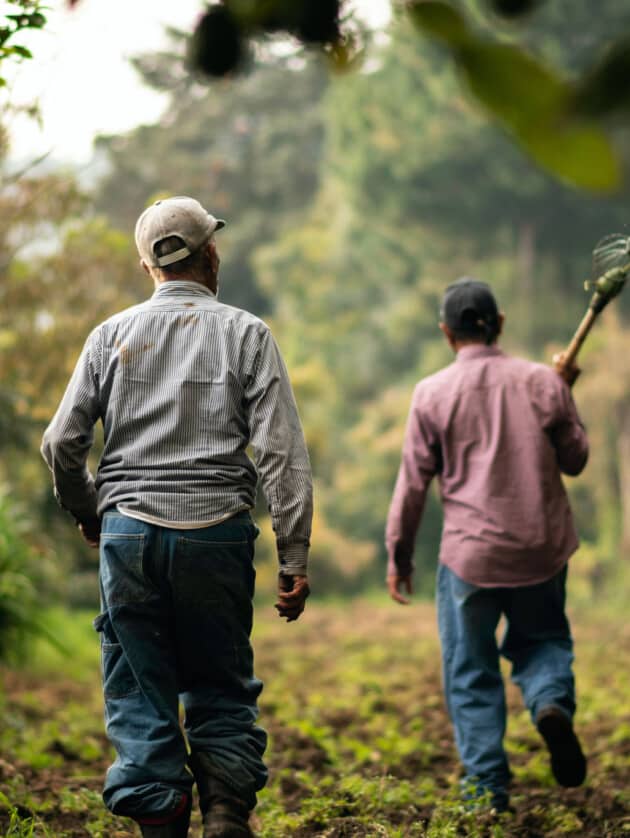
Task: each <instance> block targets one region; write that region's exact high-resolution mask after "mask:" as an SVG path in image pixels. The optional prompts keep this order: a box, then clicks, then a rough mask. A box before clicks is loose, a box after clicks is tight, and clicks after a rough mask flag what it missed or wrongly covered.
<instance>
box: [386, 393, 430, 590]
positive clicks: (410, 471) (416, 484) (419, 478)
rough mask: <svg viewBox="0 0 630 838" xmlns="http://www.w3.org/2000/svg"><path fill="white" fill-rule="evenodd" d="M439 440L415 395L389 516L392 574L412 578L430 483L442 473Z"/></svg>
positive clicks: (389, 562)
mask: <svg viewBox="0 0 630 838" xmlns="http://www.w3.org/2000/svg"><path fill="white" fill-rule="evenodd" d="M440 456H441V455H440V446H439V440H438V439H437V437H436V436H435V435H434V433H433V432H432V429H431V425H430V422H429V421H428V417H427V416H426V415H425V414H424V413H423V410H422V408H421V406H420V401H419V399H418V390H416V393H415V394H414V398H413V400H412V404H411V409H410V411H409V416H408V419H407V427H406V430H405V438H404V442H403V450H402V459H401V463H400V468H399V470H398V477H397V479H396V485H395V488H394V494H393V496H392V501H391V504H390V508H389V513H388V516H387V526H386V530H385V545H386V547H387V557H388V565H387V573H388V575H394V574H395V575H399V576H408V575H409V574H410V573H411V572H412V570H413V552H414V545H415V540H416V533H417V531H418V527H419V525H420V520H421V518H422V512H423V510H424V504H425V501H426V495H427V491H428V488H429V484H430V483H431V480H432V479H433V477H434V476H435V475H436V474H437V473H438V471H439V470H440Z"/></svg>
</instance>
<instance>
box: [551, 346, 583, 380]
mask: <svg viewBox="0 0 630 838" xmlns="http://www.w3.org/2000/svg"><path fill="white" fill-rule="evenodd" d="M552 361H553V365H554V368H555V370H556V372H557V373H558V375H559V376H560V378H562V379H564V381H566V382H567V384H568V385H569V387H573V385H574V384H575V381H576V379H577V377H578V375H579V374H580V373H581V372H582V370H581V369H580V368H579V367H578V366H576V364H574V363H572V364H569V365H567V364H566V363H565V360H564V352H559V353H558V354H557V355H554V356H553V358H552Z"/></svg>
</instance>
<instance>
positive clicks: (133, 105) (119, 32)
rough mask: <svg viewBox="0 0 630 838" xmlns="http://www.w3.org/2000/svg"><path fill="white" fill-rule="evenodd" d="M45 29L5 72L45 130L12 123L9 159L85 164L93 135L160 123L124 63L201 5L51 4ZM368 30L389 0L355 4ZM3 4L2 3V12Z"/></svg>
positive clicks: (17, 99)
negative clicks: (27, 55) (34, 106)
mask: <svg viewBox="0 0 630 838" xmlns="http://www.w3.org/2000/svg"><path fill="white" fill-rule="evenodd" d="M47 5H48V7H49V12H47V16H48V26H47V27H46V29H45V30H44V31H42V32H33V33H29V37H28V38H26V37H22V38H21V40H19V41H18V42H17V43H25V44H27V45H28V46H29V47H30V48H31V49H32V51H33V54H34V58H33V60H30V61H25V62H24V63H22V64H21V65H20V66H19V67H17V68H16V67H6V65H5V67H3V71H4V72H5V73H7V75H8V74H9V72H10V96H11V100H12V101H13V102H14V103H21V102H24V103H28V102H29V101H33V100H38V101H39V103H40V107H41V111H42V116H43V125H42V126H41V127H39V126H37V125H36V124H34V123H33V122H32V121H30V120H27V119H25V118H20V119H12V125H11V129H12V130H11V150H10V156H11V158H12V159H14V160H24V159H30V158H33V157H35V156H37V155H39V154H43V153H45V152H50V153H51V156H52V157H54V159H55V160H59V161H63V162H68V163H74V164H77V165H81V164H84V163H85V162H87V160H89V158H90V156H91V146H92V139H93V137H94V136H95V135H96V134H100V133H105V134H113V133H120V132H122V131H125V130H127V129H129V128H132V127H133V126H134V125H137V124H140V123H142V122H151V121H154V120H156V119H157V118H158V117H159V114H160V112H161V110H162V108H163V107H164V104H165V100H164V98H163V97H162V96H161V95H159V94H157V93H155V92H153V91H150V90H147V89H146V88H144V87H143V86H142V85H141V84H140V81H139V79H138V76H137V75H136V73H135V71H134V70H133V68H132V67H131V66H130V64H129V62H128V59H129V57H130V56H132V55H136V54H139V53H143V52H147V51H151V50H153V49H158V48H159V47H160V45H161V43H162V40H163V31H164V26H165V24H170V25H173V26H176V27H177V28H180V29H184V30H190V29H191V28H192V26H193V25H194V22H195V20H196V19H197V17H198V16H199V14H200V12H201V11H202V10H203V8H204V7H205V4H204V3H203V0H176V2H175V1H174V0H81V2H80V3H79V4H78V5H77V6H76V7H75V8H74V9H72V10H70V9H68V6H67V3H66V0H50V2H49V3H48V4H47ZM354 5H355V7H356V8H357V9H358V10H359V12H360V13H361V15H362V16H363V17H365V18H366V20H367V21H368V22H369V23H370V24H372V25H373V26H381V25H383V24H384V23H386V21H387V19H388V15H389V2H388V0H354ZM5 9H6V5H5V3H3V2H0V12H2V11H4V10H5Z"/></svg>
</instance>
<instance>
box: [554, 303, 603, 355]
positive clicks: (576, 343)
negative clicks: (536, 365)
mask: <svg viewBox="0 0 630 838" xmlns="http://www.w3.org/2000/svg"><path fill="white" fill-rule="evenodd" d="M596 317H597V314H596V312H594V311H593V309H592V308H589V310H588V311H587V312H586V314H585V315H584V317H583V318H582V322H581V323H580V325H579V326H578V327H577V329H576V330H575V334H574V335H573V337H572V338H571V343H570V344H569V345H568V346H567V348H566V350H565V352H564V358H563V359H562V361H563V364H564V365H565V366H567V367H569V366H571V364H572V363H573V362H574V361H575V359H576V357H577V354H578V352H579V351H580V347H581V346H582V344H583V343H584V341H585V339H586V336H587V335H588V333H589V332H590V331H591V327H592V326H593V323H594V322H595V319H596Z"/></svg>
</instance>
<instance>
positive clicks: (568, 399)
mask: <svg viewBox="0 0 630 838" xmlns="http://www.w3.org/2000/svg"><path fill="white" fill-rule="evenodd" d="M554 374H555V373H554ZM555 375H557V374H555ZM557 378H558V381H557V383H556V387H557V388H558V404H559V410H558V415H557V417H556V420H555V422H554V424H553V426H552V427H551V429H550V438H551V443H552V445H553V446H554V448H555V449H556V457H557V460H558V467H559V468H560V471H561V472H563V474H568V475H570V476H572V477H574V476H575V475H578V474H580V472H581V471H582V470H583V469H584V466H585V465H586V462H587V460H588V437H587V435H586V429H585V427H584V425H583V424H582V420H581V419H580V417H579V415H578V412H577V408H576V406H575V402H574V401H573V396H572V395H571V389H570V388H569V385H568V384H567V383H566V382H565V381H563V380H562V379H561V378H560V376H557Z"/></svg>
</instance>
